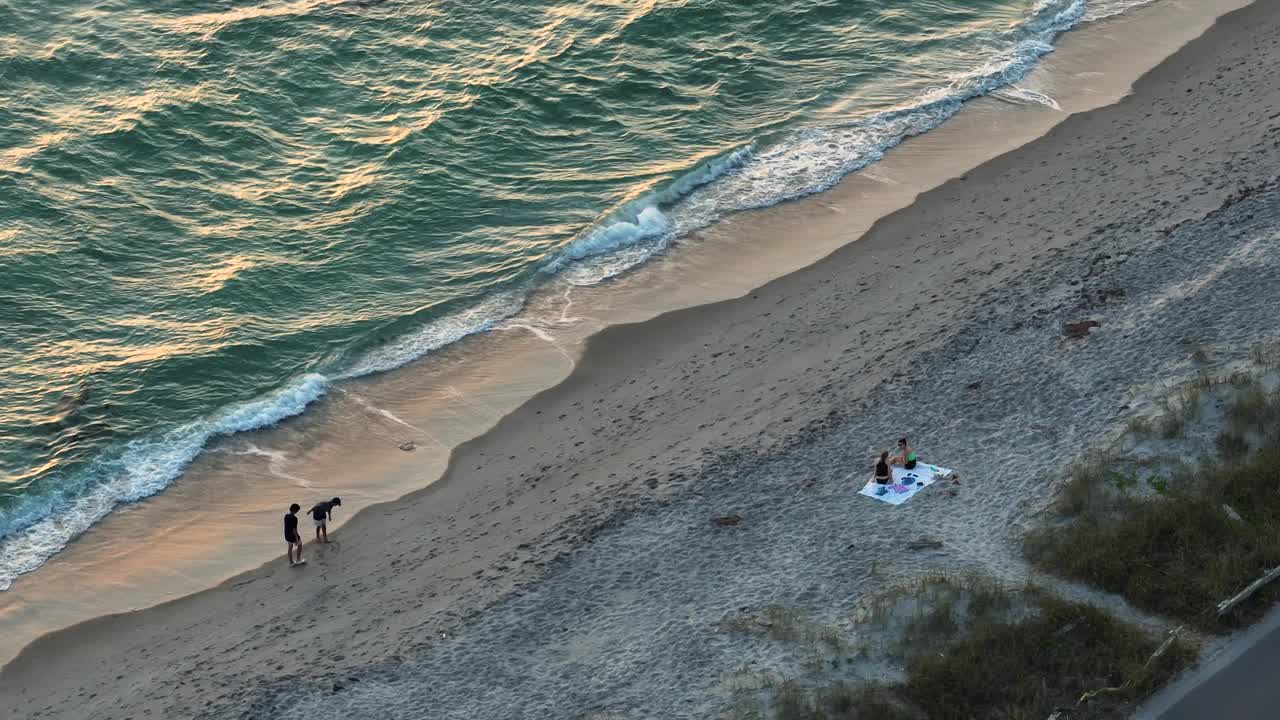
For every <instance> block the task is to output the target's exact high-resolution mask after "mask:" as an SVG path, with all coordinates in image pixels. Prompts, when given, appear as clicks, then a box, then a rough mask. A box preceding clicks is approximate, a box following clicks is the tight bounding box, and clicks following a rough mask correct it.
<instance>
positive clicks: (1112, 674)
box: [730, 576, 1196, 720]
mask: <svg viewBox="0 0 1280 720" xmlns="http://www.w3.org/2000/svg"><path fill="white" fill-rule="evenodd" d="M876 607H879V608H880V609H881V612H876V613H872V614H871V617H874V618H877V621H884V620H886V619H888V617H887V615H888V614H891V613H892V612H893V609H894V608H896V609H897V610H898V611H901V610H902V609H903V608H904V607H905V608H908V609H910V610H912V611H913V612H915V615H914V617H912V618H911V619H910V621H909V622H908V623H907V624H906V626H905V627H904V630H903V639H902V643H901V645H902V646H903V647H905V648H907V650H908V652H907V654H906V655H905V657H904V658H903V661H904V664H905V666H906V668H905V669H906V677H907V679H906V680H905V681H903V682H901V683H896V684H892V685H875V684H863V683H851V682H849V681H848V680H847V679H846V678H843V677H834V678H832V679H830V680H828V681H823V680H822V679H821V678H818V679H811V681H809V682H806V683H801V682H798V681H794V680H793V681H787V682H782V683H779V684H776V685H774V686H772V687H771V688H770V690H769V693H768V696H767V698H766V700H767V701H766V702H765V703H764V704H763V705H761V706H759V707H756V708H753V709H751V710H750V711H749V712H748V711H737V712H735V713H734V714H732V715H731V716H730V717H732V718H734V720H747V719H748V718H751V719H752V720H755V719H757V718H759V719H760V720H763V718H776V719H778V720H926V719H927V720H962V719H963V720H969V719H970V718H995V717H999V718H1034V719H1035V720H1042V719H1043V718H1045V717H1048V715H1049V713H1050V712H1052V711H1053V710H1054V708H1057V707H1062V706H1068V707H1071V708H1072V715H1071V717H1072V718H1073V719H1074V720H1080V719H1082V718H1103V717H1116V716H1119V715H1118V713H1119V712H1120V711H1121V710H1122V709H1126V708H1129V707H1130V706H1132V705H1133V704H1134V703H1136V702H1137V701H1138V700H1140V699H1141V698H1143V697H1145V696H1146V695H1147V694H1149V693H1150V692H1151V691H1152V690H1153V689H1155V688H1156V687H1158V686H1159V685H1161V684H1162V683H1164V682H1165V681H1167V680H1168V679H1169V678H1170V677H1172V676H1173V675H1174V674H1175V673H1177V672H1179V671H1180V670H1181V669H1182V668H1184V667H1186V666H1187V665H1188V664H1189V663H1190V662H1191V660H1193V659H1194V657H1195V654H1196V653H1195V649H1194V648H1193V647H1192V646H1191V645H1190V644H1188V643H1186V642H1183V641H1180V640H1170V641H1169V642H1168V643H1161V641H1160V640H1159V639H1157V638H1152V637H1150V636H1149V635H1147V634H1146V633H1144V632H1143V631H1141V630H1139V629H1138V628H1136V627H1133V626H1131V625H1128V624H1126V623H1124V622H1122V621H1120V620H1118V619H1116V618H1114V617H1112V616H1110V615H1108V614H1107V613H1105V612H1103V611H1101V610H1098V609H1096V608H1092V607H1089V606H1086V605H1081V604H1077V603H1070V602H1066V601H1063V600H1060V599H1057V598H1055V597H1053V596H1051V595H1049V594H1047V593H1045V592H1043V591H1041V590H1039V589H1037V588H1034V587H1023V588H1009V587H1006V586H1002V585H1000V584H998V583H995V582H993V581H991V580H989V579H985V578H982V577H978V576H972V577H970V576H966V577H959V578H942V577H932V578H927V579H925V580H923V581H920V582H918V583H914V584H912V585H910V586H906V587H903V588H898V589H896V590H892V591H889V592H887V593H886V594H885V595H884V596H883V597H882V598H881V599H879V600H878V601H876ZM1098 691H1102V692H1098Z"/></svg>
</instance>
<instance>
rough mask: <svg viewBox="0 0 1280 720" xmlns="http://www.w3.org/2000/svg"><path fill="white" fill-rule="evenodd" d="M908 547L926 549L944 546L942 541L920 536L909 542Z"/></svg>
mask: <svg viewBox="0 0 1280 720" xmlns="http://www.w3.org/2000/svg"><path fill="white" fill-rule="evenodd" d="M907 547H908V548H910V549H912V550H924V549H926V548H940V547H942V541H941V540H934V539H933V538H920V539H919V540H912V541H911V542H909V543H907Z"/></svg>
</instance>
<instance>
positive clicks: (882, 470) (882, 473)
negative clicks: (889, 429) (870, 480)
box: [876, 450, 890, 485]
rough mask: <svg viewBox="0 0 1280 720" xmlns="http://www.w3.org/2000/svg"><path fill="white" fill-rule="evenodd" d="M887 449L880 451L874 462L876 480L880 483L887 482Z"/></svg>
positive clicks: (886, 483)
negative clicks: (878, 457)
mask: <svg viewBox="0 0 1280 720" xmlns="http://www.w3.org/2000/svg"><path fill="white" fill-rule="evenodd" d="M889 477H890V475H889V451H888V450H886V451H884V452H882V453H880V459H879V460H878V461H877V462H876V482H877V483H879V484H881V485H888V484H889Z"/></svg>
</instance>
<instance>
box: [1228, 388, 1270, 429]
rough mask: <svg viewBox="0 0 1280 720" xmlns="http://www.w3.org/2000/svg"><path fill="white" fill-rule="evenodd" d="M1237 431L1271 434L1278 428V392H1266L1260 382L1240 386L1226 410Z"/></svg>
mask: <svg viewBox="0 0 1280 720" xmlns="http://www.w3.org/2000/svg"><path fill="white" fill-rule="evenodd" d="M1227 417H1228V418H1229V419H1230V421H1231V425H1232V427H1233V428H1235V429H1236V430H1237V431H1244V432H1255V433H1258V434H1259V435H1263V436H1266V435H1271V434H1274V433H1275V432H1276V430H1277V429H1280V394H1276V393H1268V392H1267V391H1266V389H1265V388H1264V387H1263V386H1262V384H1261V383H1257V382H1255V383H1253V384H1251V385H1249V386H1246V387H1244V388H1241V389H1240V390H1239V391H1238V392H1237V393H1236V397H1235V398H1234V401H1233V402H1232V404H1231V408H1230V409H1229V410H1228V411H1227Z"/></svg>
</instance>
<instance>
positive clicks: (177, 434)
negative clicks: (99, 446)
mask: <svg viewBox="0 0 1280 720" xmlns="http://www.w3.org/2000/svg"><path fill="white" fill-rule="evenodd" d="M327 386H328V381H327V380H326V379H325V378H324V377H323V376H321V375H315V374H312V375H305V376H303V377H301V378H299V379H298V380H296V381H295V382H293V383H291V384H290V385H289V386H287V387H285V388H282V389H280V390H278V391H276V392H274V393H272V394H270V395H268V396H266V397H263V398H261V399H258V400H254V401H252V402H247V403H243V404H239V405H233V406H231V407H229V408H227V409H226V410H224V411H223V412H222V413H221V414H219V415H217V416H216V417H213V418H211V419H208V420H201V421H197V422H193V423H190V424H187V425H184V426H182V427H179V428H176V429H174V430H170V431H169V432H166V433H163V434H161V435H159V436H156V437H152V438H147V439H144V440H135V441H133V442H130V443H129V444H127V445H125V446H124V448H123V450H122V451H121V452H119V453H117V454H115V455H112V456H110V457H104V458H100V459H98V460H96V461H94V462H93V464H92V465H91V466H90V467H89V468H88V469H87V470H86V471H85V472H84V473H82V474H81V475H80V476H79V477H77V478H75V479H73V480H72V481H70V482H67V483H65V484H64V485H63V486H62V487H61V488H59V489H58V491H57V492H56V493H50V494H37V493H33V494H30V495H24V496H23V497H22V499H20V500H19V502H18V504H16V505H15V506H14V507H12V508H10V509H8V510H6V511H5V512H3V513H2V514H0V537H2V538H3V539H0V590H7V589H8V588H9V586H10V585H11V584H12V583H13V581H14V579H15V578H17V577H18V576H19V575H22V574H23V573H28V572H31V571H32V570H35V569H36V568H38V567H40V566H41V565H43V564H44V563H45V561H47V560H48V559H49V558H50V557H52V556H53V555H54V554H55V553H57V552H58V551H60V550H61V549H62V548H64V547H66V545H67V543H69V542H71V541H72V540H74V539H75V538H76V537H77V536H79V535H80V534H81V533H83V532H84V531H85V530H88V529H89V527H90V526H92V525H93V524H94V523H96V522H98V521H99V520H101V519H102V518H103V517H106V515H107V513H109V512H111V511H112V510H113V509H114V508H115V507H116V506H118V505H121V504H124V503H131V502H137V501H139V500H142V499H143V498H146V497H150V496H151V495H154V494H156V493H158V492H160V491H161V490H164V489H165V488H166V487H168V486H169V485H170V484H172V483H173V481H174V480H176V479H177V478H178V476H179V475H180V474H181V473H182V471H183V470H184V469H185V468H186V467H187V465H189V464H190V463H191V461H192V460H194V459H195V458H196V456H197V455H199V454H200V451H201V450H202V449H203V448H204V446H205V443H207V442H208V441H209V440H210V439H211V438H213V437H215V436H218V435H231V434H234V433H238V432H244V431H246V430H254V429H257V428H262V427H267V426H269V425H274V424H275V423H277V422H279V421H281V420H283V419H284V418H287V417H290V416H292V415H297V414H298V413H300V412H302V411H303V409H304V408H306V407H307V405H310V404H311V403H312V402H314V401H315V400H316V399H317V398H319V397H320V396H321V395H323V394H324V392H325V389H326V387H327ZM28 498H30V499H29V500H28Z"/></svg>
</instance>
